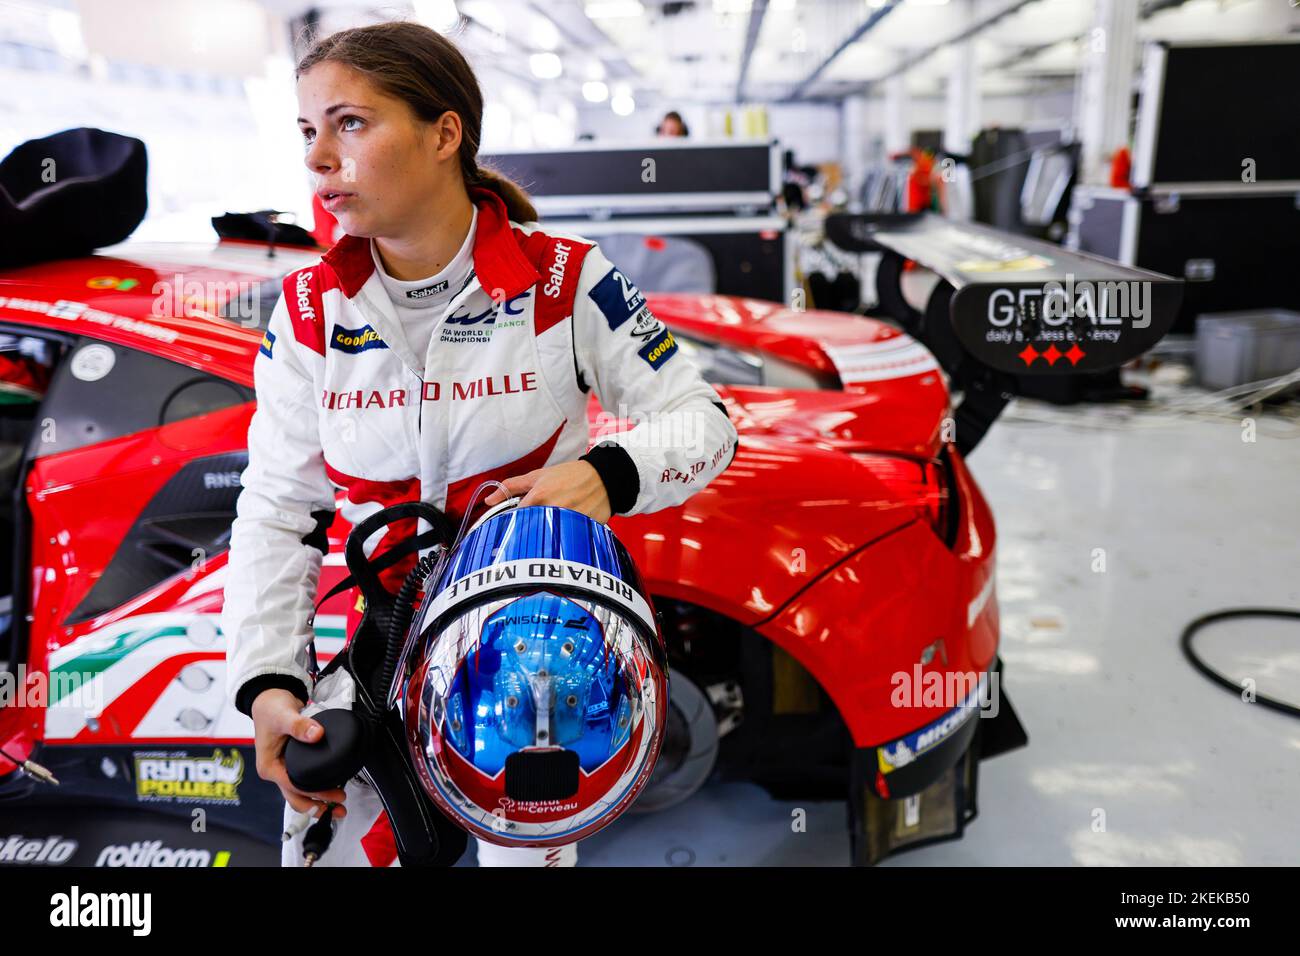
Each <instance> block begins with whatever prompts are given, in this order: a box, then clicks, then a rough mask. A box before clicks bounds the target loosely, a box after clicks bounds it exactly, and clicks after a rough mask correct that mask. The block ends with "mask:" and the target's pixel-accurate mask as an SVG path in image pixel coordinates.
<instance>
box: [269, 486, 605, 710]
mask: <svg viewBox="0 0 1300 956" xmlns="http://www.w3.org/2000/svg"><path fill="white" fill-rule="evenodd" d="M502 484H504V485H505V486H506V488H507V489H509V492H510V493H509V494H502V493H501V490H500V489H497V490H496V491H494V492H492V494H490V495H488V496H487V499H486V501H485V504H487V506H488V507H489V508H490V507H492V506H493V505H499V504H500V503H501V502H503V501H505V500H506V499H507V498H514V497H518V496H520V495H522V496H523V500H522V501H520V502H519V507H521V508H525V507H528V506H529V505H555V506H556V507H559V508H572V509H573V510H574V511H581V512H582V513H583V514H585V515H587V516H588V517H591V518H595V519H596V520H597V521H600V522H602V523H603V522H606V521H609V518H610V508H609V495H608V493H606V491H605V483H604V482H603V481H601V480H600V475H599V474H598V473H597V471H596V469H595V468H593V467H592V466H591V465H589V464H587V462H585V461H566V462H564V463H563V464H559V465H551V467H549V468H538V469H536V470H535V471H530V472H528V473H527V474H524V475H517V476H516V477H514V478H507V479H506V480H505V481H503V482H502ZM286 693H287V691H286Z"/></svg>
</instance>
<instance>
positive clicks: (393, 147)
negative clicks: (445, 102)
mask: <svg viewBox="0 0 1300 956" xmlns="http://www.w3.org/2000/svg"><path fill="white" fill-rule="evenodd" d="M298 110H299V117H298V128H299V130H300V131H301V132H302V135H303V140H304V142H305V144H306V150H307V152H306V156H305V157H304V162H305V163H306V165H307V168H308V169H309V170H311V172H312V174H313V175H314V176H315V178H316V183H315V186H316V190H317V194H318V195H319V196H320V197H321V201H322V203H323V204H324V206H325V208H326V209H327V210H328V211H329V212H330V213H331V214H332V215H334V216H335V217H336V218H337V219H338V221H339V225H340V226H342V227H343V231H344V232H346V233H348V234H349V235H352V236H361V237H381V238H383V237H394V236H401V235H403V234H405V233H407V232H408V231H409V229H410V228H411V227H412V224H413V222H414V221H416V220H418V218H419V216H420V215H421V212H422V210H425V209H427V208H428V204H429V203H430V201H431V199H432V198H433V197H436V196H438V195H439V194H440V193H441V192H442V190H443V189H444V187H445V185H446V180H447V177H448V176H450V175H452V174H454V175H456V176H459V175H460V173H459V168H458V166H457V162H456V151H457V149H458V148H459V145H460V125H459V118H458V117H457V116H456V114H454V113H444V114H443V118H442V119H440V120H439V122H438V123H436V124H431V123H424V122H421V121H420V120H419V119H418V118H417V117H416V115H415V113H414V111H413V110H412V109H411V108H410V106H408V105H407V104H406V103H405V102H403V101H402V100H399V99H397V98H396V97H393V96H389V95H388V94H387V93H385V92H383V91H382V90H380V89H379V88H378V87H377V86H376V85H375V84H373V83H372V82H371V81H370V80H369V79H368V78H367V77H366V76H365V74H363V73H361V72H359V71H357V70H354V69H352V68H351V67H348V66H344V65H342V64H339V63H333V62H329V61H326V62H323V63H318V64H316V65H315V66H313V67H312V68H311V69H310V70H308V71H307V72H306V73H304V74H303V75H302V76H301V77H300V78H299V79H298ZM448 118H450V120H452V122H451V123H450V124H448V123H447V122H446V120H447V119H448ZM446 125H451V126H454V128H455V129H454V132H455V136H454V138H453V139H449V138H448V137H447V136H445V135H440V133H441V132H442V131H443V127H445V126H446Z"/></svg>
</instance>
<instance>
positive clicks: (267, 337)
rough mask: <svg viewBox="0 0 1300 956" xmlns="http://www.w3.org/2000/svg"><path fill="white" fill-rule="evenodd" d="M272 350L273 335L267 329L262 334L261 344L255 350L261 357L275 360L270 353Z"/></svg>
mask: <svg viewBox="0 0 1300 956" xmlns="http://www.w3.org/2000/svg"><path fill="white" fill-rule="evenodd" d="M274 348H275V333H274V332H272V331H271V330H270V329H267V330H266V331H265V332H264V333H262V344H261V345H260V346H258V349H257V350H258V351H259V352H261V353H262V354H263V355H265V356H266V357H267V358H275V356H274V355H272V354H271V351H272V349H274Z"/></svg>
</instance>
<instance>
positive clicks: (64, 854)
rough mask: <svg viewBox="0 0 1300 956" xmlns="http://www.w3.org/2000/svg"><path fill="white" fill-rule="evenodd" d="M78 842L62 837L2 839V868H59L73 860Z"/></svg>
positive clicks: (21, 836) (13, 836) (18, 836)
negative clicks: (61, 864)
mask: <svg viewBox="0 0 1300 956" xmlns="http://www.w3.org/2000/svg"><path fill="white" fill-rule="evenodd" d="M76 852H77V841H76V840H65V839H64V838H63V837H61V836H49V837H28V836H23V835H22V834H21V833H19V834H11V835H10V836H7V837H3V838H0V866H24V865H26V866H57V865H58V864H60V863H67V862H68V860H70V859H72V854H74V853H76Z"/></svg>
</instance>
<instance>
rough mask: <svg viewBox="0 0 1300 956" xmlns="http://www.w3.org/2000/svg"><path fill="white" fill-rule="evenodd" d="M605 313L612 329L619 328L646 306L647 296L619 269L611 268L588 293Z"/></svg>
mask: <svg viewBox="0 0 1300 956" xmlns="http://www.w3.org/2000/svg"><path fill="white" fill-rule="evenodd" d="M587 297H588V298H590V299H591V301H592V302H595V303H596V305H597V306H598V307H599V308H600V311H601V312H602V313H604V315H605V321H606V322H608V323H609V327H610V330H611V331H614V330H617V329H618V327H619V326H621V325H622V324H623V323H624V322H626V321H627V320H628V319H630V318H632V316H634V315H636V314H637V313H638V312H640V311H641V309H643V308H644V307H645V296H644V295H642V294H641V290H640V289H638V288H637V287H636V286H634V285H633V284H632V282H631V280H630V279H628V277H627V276H625V275H623V273H621V272H619V271H618V270H617V269H610V270H609V272H607V273H605V277H604V278H603V279H601V280H600V281H599V282H597V283H596V285H595V286H594V287H593V288H592V290H591V291H590V292H588V293H587Z"/></svg>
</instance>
